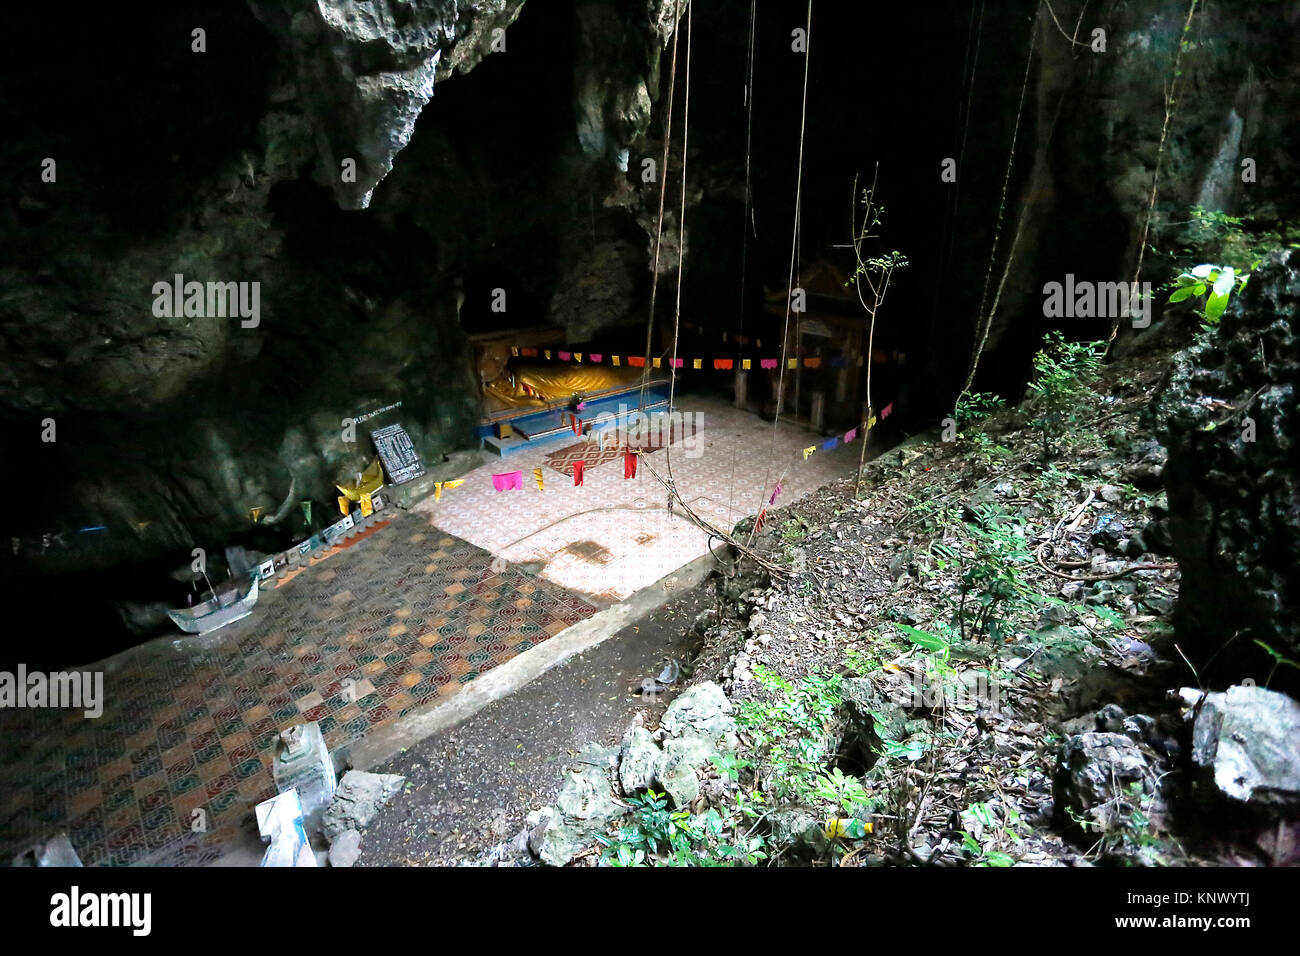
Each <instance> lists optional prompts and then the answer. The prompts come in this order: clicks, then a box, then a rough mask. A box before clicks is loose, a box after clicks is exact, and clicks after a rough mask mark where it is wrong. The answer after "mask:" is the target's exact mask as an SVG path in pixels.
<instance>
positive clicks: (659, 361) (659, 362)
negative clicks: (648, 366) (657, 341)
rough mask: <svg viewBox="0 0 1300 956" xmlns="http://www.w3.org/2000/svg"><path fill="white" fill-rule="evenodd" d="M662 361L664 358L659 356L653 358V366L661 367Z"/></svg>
mask: <svg viewBox="0 0 1300 956" xmlns="http://www.w3.org/2000/svg"><path fill="white" fill-rule="evenodd" d="M663 361H664V360H663V359H661V358H657V359H655V360H654V363H655V368H663Z"/></svg>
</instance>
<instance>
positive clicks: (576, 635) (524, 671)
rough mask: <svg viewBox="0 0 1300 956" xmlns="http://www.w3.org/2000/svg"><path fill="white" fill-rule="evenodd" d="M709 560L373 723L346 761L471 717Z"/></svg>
mask: <svg viewBox="0 0 1300 956" xmlns="http://www.w3.org/2000/svg"><path fill="white" fill-rule="evenodd" d="M713 564H714V560H713V556H712V555H709V554H704V555H701V556H700V557H698V558H696V559H695V560H694V561H691V562H690V563H689V564H685V565H683V566H682V567H680V568H678V569H677V570H676V571H673V572H672V573H671V574H667V575H664V576H663V577H662V578H660V579H659V580H658V581H656V582H655V583H654V584H652V585H650V586H649V587H645V588H642V589H641V590H640V591H637V592H636V593H635V594H633V595H632V596H631V597H630V598H628V599H627V600H625V601H621V602H619V603H618V604H615V605H614V606H612V607H608V608H606V609H605V610H603V611H600V612H598V613H597V614H594V615H592V616H591V617H589V618H587V620H585V621H581V622H579V623H578V624H575V625H573V627H570V628H568V629H567V630H564V631H561V632H560V633H559V634H557V635H556V636H555V637H553V638H551V639H550V640H548V641H545V642H543V643H541V644H539V645H537V646H536V647H533V648H530V649H529V650H527V651H525V652H524V653H522V654H520V655H519V656H518V657H513V658H511V659H510V660H508V661H506V662H505V663H504V664H502V665H501V666H500V667H496V668H493V669H492V670H491V671H489V672H488V673H486V674H484V675H483V676H481V677H476V678H475V679H474V680H472V681H470V683H469V684H467V685H465V687H463V688H462V689H461V690H460V691H459V692H457V694H456V696H454V697H452V698H451V699H450V700H446V701H441V702H439V703H436V704H429V705H427V706H425V707H421V708H419V709H418V710H414V711H412V712H410V713H408V714H407V715H406V716H404V717H399V718H398V719H397V720H395V721H392V722H391V723H388V724H386V725H384V726H382V727H379V728H376V729H375V730H374V731H372V732H371V733H369V734H367V735H366V736H364V737H362V738H361V739H360V740H358V741H356V742H355V743H353V744H352V745H351V747H350V748H349V753H348V756H347V762H348V763H349V765H351V766H352V767H355V768H356V769H358V770H371V769H373V768H374V767H376V766H377V765H379V764H381V763H383V762H384V761H385V760H388V759H389V758H390V757H392V756H393V755H394V754H396V753H397V752H398V751H400V750H402V749H403V748H406V747H410V746H412V745H414V744H417V743H419V742H420V741H421V740H424V739H425V738H426V737H429V736H431V735H433V734H436V733H438V732H439V731H442V730H446V729H447V728H448V727H452V726H454V725H456V724H458V723H460V722H461V721H463V720H466V719H467V718H469V717H472V716H473V715H474V714H476V713H478V712H479V711H480V710H482V709H483V708H484V707H486V706H487V705H488V704H490V703H492V702H493V701H494V700H500V699H501V698H502V697H507V696H509V695H510V694H513V693H514V692H515V691H517V690H518V689H519V688H520V687H523V686H524V685H525V684H527V683H528V682H529V681H531V680H533V679H535V678H537V677H540V676H541V675H542V674H544V673H546V672H547V671H549V670H550V669H551V668H553V667H557V666H559V665H560V664H563V663H564V662H565V661H567V660H568V659H569V658H571V657H573V656H574V655H576V654H581V653H582V652H583V651H586V650H590V649H591V648H593V647H596V646H597V645H599V644H601V643H603V642H604V641H606V640H608V639H609V638H611V637H613V636H614V635H615V634H617V633H618V632H619V631H621V630H622V629H623V628H625V627H627V626H628V625H629V624H632V623H634V622H635V621H637V620H639V619H640V618H641V617H643V616H644V615H646V614H648V613H650V612H651V611H654V610H656V609H658V608H659V607H662V606H663V605H664V604H666V603H667V602H668V601H670V600H672V599H673V598H674V597H676V596H677V595H678V594H681V593H683V592H685V591H689V590H690V589H692V588H695V587H698V586H699V585H700V584H702V583H703V582H704V580H705V579H706V578H707V577H708V576H709V573H710V572H711V571H712V569H713Z"/></svg>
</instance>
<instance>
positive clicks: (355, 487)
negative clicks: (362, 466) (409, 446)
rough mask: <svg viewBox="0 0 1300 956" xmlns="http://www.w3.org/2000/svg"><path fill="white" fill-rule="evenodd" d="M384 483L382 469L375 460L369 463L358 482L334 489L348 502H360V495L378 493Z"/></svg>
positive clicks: (336, 486)
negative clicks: (344, 496) (345, 497)
mask: <svg viewBox="0 0 1300 956" xmlns="http://www.w3.org/2000/svg"><path fill="white" fill-rule="evenodd" d="M383 483H384V469H383V467H382V466H381V465H380V464H379V459H378V458H376V459H375V460H374V461H373V462H371V463H370V466H369V467H368V468H366V470H365V471H363V472H362V473H361V481H360V482H355V481H354V482H352V483H350V484H343V485H339V484H336V485H335V486H334V487H335V488H337V489H338V490H339V491H341V492H343V494H344V495H346V496H347V499H348V500H349V501H360V500H361V495H362V494H373V493H374V492H376V491H378V490H379V488H380V486H382V485H383Z"/></svg>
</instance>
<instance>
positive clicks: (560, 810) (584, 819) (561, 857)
mask: <svg viewBox="0 0 1300 956" xmlns="http://www.w3.org/2000/svg"><path fill="white" fill-rule="evenodd" d="M617 755H618V750H617V749H616V748H604V747H598V746H596V745H594V744H588V745H587V746H586V747H584V748H583V749H582V752H581V753H580V754H579V756H578V760H577V766H576V768H575V769H573V770H570V771H569V772H568V773H567V774H565V777H564V784H563V785H562V786H561V788H560V795H559V797H557V798H556V801H555V806H554V807H553V808H551V811H550V814H549V816H548V817H547V818H546V822H545V829H544V830H543V831H542V833H541V837H540V838H539V839H536V840H534V839H532V838H530V841H529V845H530V846H535V847H536V853H537V855H538V856H539V857H540V858H541V860H542V862H543V863H548V864H550V865H551V866H564V865H565V864H566V863H568V862H569V861H570V860H572V859H573V858H574V856H576V855H577V854H578V852H579V851H581V850H582V849H583V848H585V847H586V846H588V845H589V844H590V843H591V842H592V840H594V839H595V838H596V836H597V835H598V834H601V833H603V832H604V831H605V828H606V827H608V826H609V824H611V823H613V822H614V821H615V820H617V819H618V818H619V817H621V816H622V815H623V814H625V813H627V807H626V806H624V805H623V804H621V803H619V802H618V800H617V799H615V797H614V793H613V786H612V784H611V783H610V777H609V766H610V763H611V761H612V760H613V759H616V758H617ZM539 822H540V821H539Z"/></svg>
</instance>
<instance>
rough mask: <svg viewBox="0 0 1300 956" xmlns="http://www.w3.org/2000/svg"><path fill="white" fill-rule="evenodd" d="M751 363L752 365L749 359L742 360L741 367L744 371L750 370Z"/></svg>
mask: <svg viewBox="0 0 1300 956" xmlns="http://www.w3.org/2000/svg"><path fill="white" fill-rule="evenodd" d="M749 363H750V360H749V359H741V360H740V367H741V368H743V369H748V368H749V367H750V364H749Z"/></svg>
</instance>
